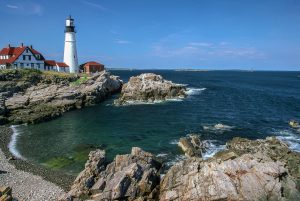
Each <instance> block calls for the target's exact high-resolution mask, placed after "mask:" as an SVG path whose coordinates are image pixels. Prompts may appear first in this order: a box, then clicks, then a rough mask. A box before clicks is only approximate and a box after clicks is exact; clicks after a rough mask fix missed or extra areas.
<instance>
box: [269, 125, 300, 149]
mask: <svg viewBox="0 0 300 201" xmlns="http://www.w3.org/2000/svg"><path fill="white" fill-rule="evenodd" d="M296 132H298V130H276V131H274V134H275V135H276V138H277V139H279V140H281V141H282V142H285V143H286V144H287V145H288V146H289V148H290V149H291V150H293V151H296V152H300V132H298V134H296Z"/></svg>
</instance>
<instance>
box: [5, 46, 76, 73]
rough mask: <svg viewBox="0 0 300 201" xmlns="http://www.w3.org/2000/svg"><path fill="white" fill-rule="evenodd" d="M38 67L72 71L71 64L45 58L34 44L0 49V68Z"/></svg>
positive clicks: (40, 68) (49, 69)
mask: <svg viewBox="0 0 300 201" xmlns="http://www.w3.org/2000/svg"><path fill="white" fill-rule="evenodd" d="M22 68H29V69H37V70H46V71H58V72H70V70H69V66H68V65H67V64H65V63H63V62H56V61H54V60H45V58H44V57H43V55H42V54H41V53H40V52H39V51H37V50H35V49H33V47H32V46H24V45H23V43H22V44H21V46H20V47H11V46H10V45H8V47H5V48H3V49H2V50H1V51H0V69H22Z"/></svg>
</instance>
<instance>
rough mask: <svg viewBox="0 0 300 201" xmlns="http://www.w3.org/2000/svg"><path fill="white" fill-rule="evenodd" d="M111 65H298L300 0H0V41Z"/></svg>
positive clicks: (246, 67)
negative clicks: (69, 38)
mask: <svg viewBox="0 0 300 201" xmlns="http://www.w3.org/2000/svg"><path fill="white" fill-rule="evenodd" d="M70 14H71V15H72V17H73V18H74V19H75V26H76V29H77V33H76V39H77V50H78V58H79V63H84V62H87V61H98V62H101V63H103V64H105V66H106V67H110V68H138V69H149V68H196V69H218V70H220V69H243V70H250V69H251V70H297V71H299V70H300V0H39V1H37V0H0V19H1V29H0V46H1V47H5V46H7V45H8V44H11V45H13V46H19V45H20V43H22V42H23V43H24V44H25V45H31V44H32V45H33V46H34V48H35V49H37V50H38V51H40V52H41V53H42V54H43V55H44V56H45V57H46V59H55V60H58V61H62V60H63V49H64V26H65V19H66V18H67V16H68V15H70Z"/></svg>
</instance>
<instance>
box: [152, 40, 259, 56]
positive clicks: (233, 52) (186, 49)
mask: <svg viewBox="0 0 300 201" xmlns="http://www.w3.org/2000/svg"><path fill="white" fill-rule="evenodd" d="M227 44H228V43H226V44H223V43H216V45H214V44H212V43H203V42H201V43H198V42H197V43H196V42H190V43H187V44H186V45H183V46H181V47H180V46H179V47H174V46H171V45H169V44H166V43H163V42H159V43H156V44H155V45H154V46H153V47H152V54H153V55H155V56H158V57H164V58H166V57H168V58H170V57H174V58H175V57H176V58H180V57H182V58H198V59H202V60H203V59H208V58H245V59H254V58H255V59H259V58H263V57H264V54H263V52H261V51H259V50H257V49H256V48H253V47H234V46H229V45H227Z"/></svg>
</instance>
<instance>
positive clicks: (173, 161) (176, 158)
mask: <svg viewBox="0 0 300 201" xmlns="http://www.w3.org/2000/svg"><path fill="white" fill-rule="evenodd" d="M186 158H187V157H186V156H185V155H176V156H175V158H174V160H172V161H169V162H167V163H166V166H167V167H171V166H173V165H175V164H176V163H178V162H180V161H183V160H184V159H186Z"/></svg>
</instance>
